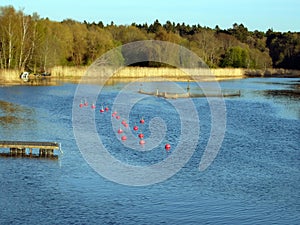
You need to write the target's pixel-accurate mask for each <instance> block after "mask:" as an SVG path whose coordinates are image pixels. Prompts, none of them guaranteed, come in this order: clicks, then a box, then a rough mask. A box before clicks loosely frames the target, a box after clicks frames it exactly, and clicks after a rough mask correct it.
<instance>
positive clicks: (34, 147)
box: [0, 141, 62, 159]
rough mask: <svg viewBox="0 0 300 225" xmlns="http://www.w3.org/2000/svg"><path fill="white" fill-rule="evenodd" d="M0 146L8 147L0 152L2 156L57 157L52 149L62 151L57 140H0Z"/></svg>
mask: <svg viewBox="0 0 300 225" xmlns="http://www.w3.org/2000/svg"><path fill="white" fill-rule="evenodd" d="M0 148H3V149H8V151H6V152H3V151H2V152H0V156H2V157H26V158H48V159H57V158H58V154H55V152H54V151H55V150H56V151H60V152H62V151H61V147H60V144H59V143H57V142H35V141H0Z"/></svg>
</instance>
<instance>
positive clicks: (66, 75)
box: [0, 67, 300, 86]
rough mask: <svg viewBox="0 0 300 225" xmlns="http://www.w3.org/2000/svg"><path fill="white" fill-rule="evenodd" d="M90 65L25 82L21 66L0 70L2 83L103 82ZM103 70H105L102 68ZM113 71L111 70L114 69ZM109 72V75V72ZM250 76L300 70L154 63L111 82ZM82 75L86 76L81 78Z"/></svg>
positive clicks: (294, 75)
mask: <svg viewBox="0 0 300 225" xmlns="http://www.w3.org/2000/svg"><path fill="white" fill-rule="evenodd" d="M88 69H89V67H54V68H52V69H51V76H49V77H36V76H35V75H33V74H30V77H29V78H30V79H29V80H30V81H29V82H24V81H22V80H21V79H20V72H19V71H18V70H3V69H2V70H0V85H1V86H13V85H26V84H27V85H28V84H32V85H51V84H52V85H55V84H57V83H61V82H72V83H78V82H82V81H83V82H87V83H89V82H92V83H94V82H96V83H97V82H98V83H101V80H103V79H101V76H102V74H101V71H98V70H97V71H96V72H90V73H88V75H86V72H87V70H88ZM103 71H104V75H105V74H108V72H107V71H110V68H103ZM103 71H102V72H103ZM111 71H112V70H111ZM106 76H107V75H106ZM249 77H282V78H288V77H290V78H297V77H300V70H288V69H273V68H272V69H265V70H256V69H241V68H218V69H209V68H197V69H189V68H182V69H178V68H166V67H160V68H153V67H123V68H121V69H119V70H117V71H116V72H115V73H113V72H112V75H111V76H110V77H109V81H108V83H109V84H114V83H117V82H133V81H136V80H143V81H145V82H146V81H162V80H169V81H188V80H190V81H192V80H196V81H203V82H207V81H222V80H232V79H244V78H249ZM82 78H83V79H82ZM40 81H42V82H40Z"/></svg>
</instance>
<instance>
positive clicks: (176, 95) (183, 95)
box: [139, 89, 241, 99]
mask: <svg viewBox="0 0 300 225" xmlns="http://www.w3.org/2000/svg"><path fill="white" fill-rule="evenodd" d="M139 93H140V94H145V95H153V96H157V97H162V98H173V99H177V98H203V97H235V96H241V92H240V91H238V92H235V93H206V94H201V93H199V94H197V93H190V92H185V93H168V92H159V91H158V90H156V91H155V92H147V91H143V90H142V89H140V90H139Z"/></svg>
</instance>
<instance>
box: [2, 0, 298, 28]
mask: <svg viewBox="0 0 300 225" xmlns="http://www.w3.org/2000/svg"><path fill="white" fill-rule="evenodd" d="M7 5H13V6H14V7H15V8H16V9H24V12H25V13H26V14H32V13H33V12H37V13H38V14H39V15H40V17H42V18H46V17H48V18H49V19H50V20H55V21H62V20H64V19H66V18H71V19H74V20H77V21H80V22H83V21H84V20H86V21H88V22H93V21H95V22H99V21H103V23H104V24H110V22H111V21H114V23H115V24H117V25H121V24H123V25H130V24H131V23H132V22H136V23H145V22H147V23H148V24H150V23H153V21H155V20H156V19H158V20H159V21H160V22H161V23H165V22H166V21H167V20H170V21H171V22H175V23H182V22H184V23H185V24H190V25H192V24H200V25H201V26H208V27H211V28H214V27H215V26H216V25H219V27H220V28H222V29H227V28H231V27H232V24H234V23H238V24H240V23H243V24H244V26H246V27H247V28H248V29H249V30H260V31H267V30H268V29H269V28H272V29H273V30H274V31H300V13H299V12H300V1H299V0H227V1H225V0H205V1H204V0H180V1H178V0H151V1H143V0H127V1H125V0H123V1H122V0H85V1H81V0H1V3H0V6H7Z"/></svg>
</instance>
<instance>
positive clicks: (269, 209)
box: [0, 78, 300, 224]
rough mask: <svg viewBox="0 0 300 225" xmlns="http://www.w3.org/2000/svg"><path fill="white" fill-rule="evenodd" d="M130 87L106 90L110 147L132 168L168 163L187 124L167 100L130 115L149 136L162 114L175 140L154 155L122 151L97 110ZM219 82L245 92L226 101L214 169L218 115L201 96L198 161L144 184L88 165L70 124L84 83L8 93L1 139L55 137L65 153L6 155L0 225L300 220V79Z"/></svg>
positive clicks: (0, 166)
mask: <svg viewBox="0 0 300 225" xmlns="http://www.w3.org/2000/svg"><path fill="white" fill-rule="evenodd" d="M178 84H179V85H181V86H183V87H185V86H186V85H187V84H186V83H178ZM125 85H126V84H116V85H114V86H108V87H105V88H104V90H103V91H102V95H101V98H99V99H97V109H96V111H95V121H96V122H95V123H96V129H97V131H98V132H99V133H101V135H100V136H101V138H102V141H103V144H104V145H105V146H107V148H108V149H109V151H110V153H111V154H112V155H114V157H116V158H118V159H119V160H120V161H124V162H126V163H128V164H132V165H142V166H143V165H150V164H153V163H157V162H159V161H161V160H164V159H166V158H167V157H169V155H171V154H173V153H172V149H173V146H176V145H178V144H179V143H177V142H178V134H179V133H180V130H179V129H180V125H179V123H178V121H179V119H180V118H179V116H178V113H177V112H176V110H175V109H174V108H172V104H170V102H169V101H166V100H165V99H162V98H156V97H153V96H144V98H143V99H142V100H140V101H139V102H137V103H136V104H135V105H134V107H133V108H132V110H131V112H130V121H128V122H129V124H130V126H131V127H132V126H133V125H134V124H135V123H137V124H138V120H139V118H140V117H141V115H142V116H143V117H144V119H145V121H146V124H145V125H143V126H144V128H143V132H144V134H145V136H146V140H147V137H148V136H149V135H150V133H149V129H147V127H148V124H147V123H148V121H150V120H151V119H153V118H154V117H156V116H160V117H161V118H162V119H163V120H164V121H165V123H166V126H167V128H166V132H167V137H165V139H164V140H161V142H160V143H158V144H157V146H156V147H155V148H154V149H153V151H147V152H143V151H135V150H132V149H130V148H129V147H126V146H123V144H122V142H120V141H119V137H118V135H117V134H115V132H114V130H113V129H112V126H111V123H110V122H111V121H112V119H111V118H112V117H111V112H108V113H103V114H101V113H100V112H99V109H100V105H107V106H109V107H110V108H111V107H112V104H113V99H114V98H115V97H116V96H117V94H118V93H119V92H120V90H122V89H123V88H124V86H125ZM220 85H221V87H222V88H223V89H224V90H229V91H236V90H240V91H241V96H240V97H231V98H226V99H225V105H226V131H225V137H224V140H223V143H222V146H221V148H220V150H219V153H218V155H217V157H216V158H215V160H214V161H213V163H212V164H211V165H210V166H209V167H208V168H207V169H206V170H204V171H199V162H200V160H201V157H202V155H203V152H204V150H205V146H206V144H207V142H208V138H209V134H210V129H211V114H210V108H209V104H208V101H207V99H205V98H198V99H193V103H194V105H195V108H196V110H197V112H198V115H199V125H200V138H199V142H198V143H197V145H196V149H195V152H194V153H193V155H192V157H191V158H190V159H189V161H188V162H187V163H186V164H185V165H184V166H183V167H182V169H181V170H179V171H178V172H177V173H176V174H175V175H174V176H172V177H170V178H169V179H167V180H164V181H162V182H159V183H156V184H152V185H147V186H140V187H139V186H130V185H122V184H119V183H117V182H113V181H111V180H109V179H106V178H104V177H102V176H100V175H99V174H98V173H97V172H95V171H94V170H93V168H92V167H90V166H89V164H88V163H87V162H86V161H85V160H84V157H83V155H82V154H81V152H80V149H79V147H78V146H77V144H76V140H75V136H74V132H73V124H72V109H73V99H74V95H75V92H76V88H77V85H76V84H70V83H62V84H61V85H58V86H13V87H0V140H28V141H56V142H60V143H61V145H62V150H63V152H64V154H63V155H61V156H60V157H59V160H45V159H27V158H0V188H1V191H0V200H1V201H0V224H299V223H300V144H299V138H300V131H299V127H300V104H299V87H300V79H297V78H249V79H243V80H234V81H224V82H221V83H220ZM86 86H87V87H88V88H89V87H91V88H94V87H95V86H93V85H86ZM196 89H197V87H196V86H195V84H191V90H196ZM124 93H125V94H127V95H128V96H139V95H140V94H138V93H135V92H130V91H125V92H124ZM87 100H89V99H88V98H87ZM170 101H171V102H172V101H183V100H181V99H178V100H170ZM75 105H77V102H76V103H75ZM78 105H79V102H78ZM124 107H126V104H124ZM76 110H81V111H80V112H81V113H82V114H84V113H90V112H91V111H92V110H91V109H90V108H88V107H85V108H82V109H79V107H78V109H76ZM138 125H139V124H138ZM140 126H141V125H140ZM192 130H193V128H192V127H191V129H190V132H193V131H192ZM191 135H192V133H191ZM128 141H130V140H128ZM166 142H169V143H171V146H172V149H171V152H169V153H167V152H166V151H165V149H164V144H165V143H166ZM168 154H169V155H168ZM161 173H162V174H164V170H163V168H162V171H161Z"/></svg>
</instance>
